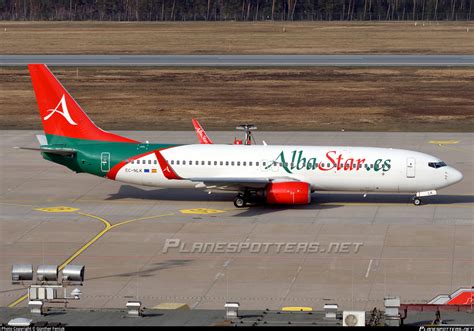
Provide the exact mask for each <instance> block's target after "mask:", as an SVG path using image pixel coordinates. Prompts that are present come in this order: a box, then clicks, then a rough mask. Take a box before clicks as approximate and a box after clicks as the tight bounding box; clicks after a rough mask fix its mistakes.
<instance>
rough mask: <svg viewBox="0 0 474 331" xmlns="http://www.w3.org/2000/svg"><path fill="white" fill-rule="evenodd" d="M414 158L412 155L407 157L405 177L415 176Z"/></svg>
mask: <svg viewBox="0 0 474 331" xmlns="http://www.w3.org/2000/svg"><path fill="white" fill-rule="evenodd" d="M415 169H416V160H415V159H414V158H412V157H409V158H408V159H407V178H415Z"/></svg>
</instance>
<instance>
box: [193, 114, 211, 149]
mask: <svg viewBox="0 0 474 331" xmlns="http://www.w3.org/2000/svg"><path fill="white" fill-rule="evenodd" d="M193 125H194V130H196V135H197V137H198V139H199V143H200V144H213V142H212V140H211V138H209V137H208V135H207V134H206V131H204V129H203V128H202V126H201V124H199V122H198V120H196V119H194V118H193Z"/></svg>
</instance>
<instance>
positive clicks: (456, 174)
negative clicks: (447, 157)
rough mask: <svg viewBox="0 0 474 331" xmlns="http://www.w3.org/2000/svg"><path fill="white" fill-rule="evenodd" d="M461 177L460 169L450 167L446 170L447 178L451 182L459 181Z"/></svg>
mask: <svg viewBox="0 0 474 331" xmlns="http://www.w3.org/2000/svg"><path fill="white" fill-rule="evenodd" d="M463 178H464V176H463V174H462V172H461V171H459V170H457V169H454V168H452V167H450V169H449V172H448V180H449V181H450V182H451V183H452V184H454V183H457V182H460V181H461V180H462V179H463Z"/></svg>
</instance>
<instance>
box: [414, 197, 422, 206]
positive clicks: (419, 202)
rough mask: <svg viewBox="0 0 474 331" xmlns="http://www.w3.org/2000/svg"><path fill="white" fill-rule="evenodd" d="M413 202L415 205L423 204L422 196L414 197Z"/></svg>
mask: <svg viewBox="0 0 474 331" xmlns="http://www.w3.org/2000/svg"><path fill="white" fill-rule="evenodd" d="M413 204H414V205H415V206H419V205H421V199H420V198H413Z"/></svg>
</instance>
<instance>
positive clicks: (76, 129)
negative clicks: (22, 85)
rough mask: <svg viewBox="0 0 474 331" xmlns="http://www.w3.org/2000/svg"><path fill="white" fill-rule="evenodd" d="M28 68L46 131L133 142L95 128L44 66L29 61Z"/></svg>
mask: <svg viewBox="0 0 474 331" xmlns="http://www.w3.org/2000/svg"><path fill="white" fill-rule="evenodd" d="M28 69H29V70H30V76H31V82H32V84H33V88H34V90H35V95H36V101H37V103H38V108H39V112H40V115H41V120H42V122H43V127H44V132H45V133H46V134H50V135H55V136H62V137H68V138H78V139H86V140H99V141H110V142H125V143H137V141H135V140H132V139H128V138H125V137H121V136H119V135H116V134H113V133H110V132H106V131H103V130H102V129H100V128H99V127H97V126H96V125H95V124H94V122H92V121H91V120H90V118H89V117H88V116H87V114H86V113H85V112H84V111H83V110H82V108H81V107H80V106H79V104H78V103H77V102H76V101H75V100H74V99H73V97H72V96H71V95H70V94H69V93H68V91H67V90H66V89H65V88H64V86H62V85H61V83H60V82H59V81H58V80H57V79H56V77H54V75H53V74H52V73H51V71H49V69H48V67H47V66H45V65H44V64H29V65H28Z"/></svg>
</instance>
